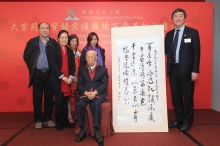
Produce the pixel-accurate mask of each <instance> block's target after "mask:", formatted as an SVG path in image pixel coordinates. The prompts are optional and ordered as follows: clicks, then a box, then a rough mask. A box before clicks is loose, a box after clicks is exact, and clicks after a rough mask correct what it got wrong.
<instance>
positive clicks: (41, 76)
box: [33, 70, 54, 122]
mask: <svg viewBox="0 0 220 146" xmlns="http://www.w3.org/2000/svg"><path fill="white" fill-rule="evenodd" d="M43 95H44V117H43V116H42V99H43ZM33 105H34V119H35V122H42V121H49V120H51V115H52V112H53V107H54V101H53V93H52V88H51V83H50V73H49V71H46V72H42V71H40V70H36V71H35V75H34V80H33Z"/></svg>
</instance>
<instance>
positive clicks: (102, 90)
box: [76, 50, 108, 143]
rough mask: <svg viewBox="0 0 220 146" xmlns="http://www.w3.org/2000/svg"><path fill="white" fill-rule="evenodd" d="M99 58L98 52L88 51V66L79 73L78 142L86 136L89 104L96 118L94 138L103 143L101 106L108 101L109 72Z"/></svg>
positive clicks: (77, 104) (82, 67)
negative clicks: (86, 113) (86, 112)
mask: <svg viewBox="0 0 220 146" xmlns="http://www.w3.org/2000/svg"><path fill="white" fill-rule="evenodd" d="M97 58H98V57H97V53H96V51H94V50H90V51H87V52H86V61H87V64H86V66H81V67H80V68H79V71H78V83H77V89H78V91H79V94H80V96H81V97H80V99H79V100H78V101H77V103H76V114H77V119H78V122H79V126H80V133H79V134H78V136H77V138H76V141H77V142H80V141H82V140H83V138H84V137H85V136H86V131H85V128H84V125H85V111H86V106H87V104H89V107H90V109H91V111H92V114H93V117H94V129H95V131H94V133H95V135H94V137H95V139H96V141H97V142H99V143H100V142H102V141H103V138H102V137H101V135H100V132H99V128H100V123H101V116H102V106H101V104H102V103H103V102H106V101H107V100H106V89H107V85H108V71H107V68H105V67H103V66H100V65H98V64H97Z"/></svg>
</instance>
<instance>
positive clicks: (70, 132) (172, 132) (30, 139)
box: [0, 109, 220, 146]
mask: <svg viewBox="0 0 220 146" xmlns="http://www.w3.org/2000/svg"><path fill="white" fill-rule="evenodd" d="M168 115H169V118H168V119H169V122H172V121H173V120H174V119H175V116H174V113H173V111H168ZM34 125H35V123H34V120H33V113H0V145H2V146H5V145H8V146H40V145H43V146H87V145H88V146H97V145H98V143H96V142H95V139H94V137H91V136H87V137H86V138H85V139H84V140H83V141H82V142H80V143H77V142H75V138H76V135H75V134H74V130H75V129H74V128H65V129H64V130H63V131H61V132H60V131H57V130H56V129H55V128H43V129H40V130H38V129H35V128H34ZM101 145H102V146H104V145H105V146H197V145H199V146H202V145H204V146H218V145H220V113H219V112H216V111H214V110H208V109H207V110H195V119H194V123H193V125H192V129H191V130H190V131H189V132H184V133H183V132H180V131H179V130H178V129H177V128H173V129H169V132H167V133H116V134H115V135H114V136H108V137H104V143H103V144H100V146H101Z"/></svg>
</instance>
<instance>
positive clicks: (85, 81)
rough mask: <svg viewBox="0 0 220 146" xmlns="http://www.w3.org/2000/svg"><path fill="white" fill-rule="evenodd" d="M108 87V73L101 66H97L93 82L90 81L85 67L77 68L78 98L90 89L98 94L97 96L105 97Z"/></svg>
mask: <svg viewBox="0 0 220 146" xmlns="http://www.w3.org/2000/svg"><path fill="white" fill-rule="evenodd" d="M107 86H108V71H107V68H105V67H103V66H97V68H96V72H95V75H94V79H93V81H91V79H90V76H89V73H88V69H87V67H86V66H81V67H79V72H78V83H77V89H78V91H79V94H80V96H84V92H85V91H90V89H91V88H93V89H94V90H96V91H97V92H98V95H97V96H100V97H106V96H107V95H106V89H107Z"/></svg>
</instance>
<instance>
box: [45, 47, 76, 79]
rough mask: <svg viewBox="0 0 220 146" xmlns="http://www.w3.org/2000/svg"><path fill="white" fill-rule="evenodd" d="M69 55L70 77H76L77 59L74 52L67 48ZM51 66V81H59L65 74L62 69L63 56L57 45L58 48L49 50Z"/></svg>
mask: <svg viewBox="0 0 220 146" xmlns="http://www.w3.org/2000/svg"><path fill="white" fill-rule="evenodd" d="M67 53H68V69H69V75H72V76H74V74H75V59H74V54H73V51H72V50H71V49H70V48H68V47H67ZM49 64H50V67H51V80H54V81H56V80H59V77H60V76H61V75H62V74H63V73H62V72H61V69H62V54H61V50H60V46H59V45H58V44H57V47H55V48H53V49H50V50H49Z"/></svg>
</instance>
